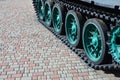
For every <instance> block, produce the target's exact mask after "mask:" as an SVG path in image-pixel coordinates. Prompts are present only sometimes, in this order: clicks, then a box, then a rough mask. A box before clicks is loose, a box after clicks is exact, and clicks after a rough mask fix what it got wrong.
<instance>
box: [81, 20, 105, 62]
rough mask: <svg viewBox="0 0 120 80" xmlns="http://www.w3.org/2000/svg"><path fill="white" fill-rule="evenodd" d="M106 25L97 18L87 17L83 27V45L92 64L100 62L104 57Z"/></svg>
mask: <svg viewBox="0 0 120 80" xmlns="http://www.w3.org/2000/svg"><path fill="white" fill-rule="evenodd" d="M106 30H107V29H106V25H105V24H104V23H103V22H102V21H101V20H99V19H89V20H87V21H86V23H85V25H84V27H83V35H82V39H83V47H84V50H85V52H86V54H87V56H88V58H89V59H90V61H92V62H94V64H101V63H102V62H103V60H104V58H105V49H106V46H105V35H106Z"/></svg>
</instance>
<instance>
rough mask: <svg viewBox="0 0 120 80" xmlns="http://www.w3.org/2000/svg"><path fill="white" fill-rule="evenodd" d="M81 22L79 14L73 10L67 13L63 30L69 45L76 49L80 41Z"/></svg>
mask: <svg viewBox="0 0 120 80" xmlns="http://www.w3.org/2000/svg"><path fill="white" fill-rule="evenodd" d="M81 21H82V16H81V14H80V13H78V12H75V11H73V10H70V11H68V13H67V16H66V19H65V30H66V36H67V39H68V41H69V43H70V44H71V45H72V46H74V47H77V46H78V45H79V43H80V42H82V41H80V40H81V36H80V35H81V29H80V28H81V27H80V22H81Z"/></svg>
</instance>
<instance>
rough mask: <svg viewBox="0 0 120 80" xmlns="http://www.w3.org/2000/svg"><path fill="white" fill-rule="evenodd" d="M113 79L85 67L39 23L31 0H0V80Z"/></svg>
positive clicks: (114, 78)
mask: <svg viewBox="0 0 120 80" xmlns="http://www.w3.org/2000/svg"><path fill="white" fill-rule="evenodd" d="M15 79H16V80H46V79H47V80H78V79H79V80H110V79H111V80H117V79H119V77H115V76H114V74H106V73H104V71H102V70H94V69H92V68H90V67H88V66H87V65H86V64H85V63H84V62H83V61H82V60H81V59H80V58H79V57H78V56H77V55H76V54H75V53H74V52H72V51H71V50H69V49H68V48H67V47H66V46H65V45H64V44H62V42H61V41H60V40H58V39H57V38H55V36H54V35H53V34H52V33H51V32H49V31H48V30H47V29H46V28H44V26H43V25H41V24H40V23H39V22H38V21H37V18H36V15H35V11H34V9H33V6H32V1H31V0H0V80H15Z"/></svg>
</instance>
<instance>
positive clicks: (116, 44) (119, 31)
mask: <svg viewBox="0 0 120 80" xmlns="http://www.w3.org/2000/svg"><path fill="white" fill-rule="evenodd" d="M109 48H110V51H111V55H112V57H113V58H114V60H115V61H116V62H117V63H120V26H116V27H115V28H114V29H113V30H112V32H111V34H110V45H109Z"/></svg>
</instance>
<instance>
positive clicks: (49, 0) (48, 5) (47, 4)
mask: <svg viewBox="0 0 120 80" xmlns="http://www.w3.org/2000/svg"><path fill="white" fill-rule="evenodd" d="M53 4H54V3H53V0H47V1H46V2H45V12H44V13H45V23H46V24H47V26H48V27H50V26H51V22H52V7H53ZM46 8H48V9H49V10H50V16H49V18H50V20H49V23H47V22H46V21H47V20H48V16H47V14H46Z"/></svg>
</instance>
